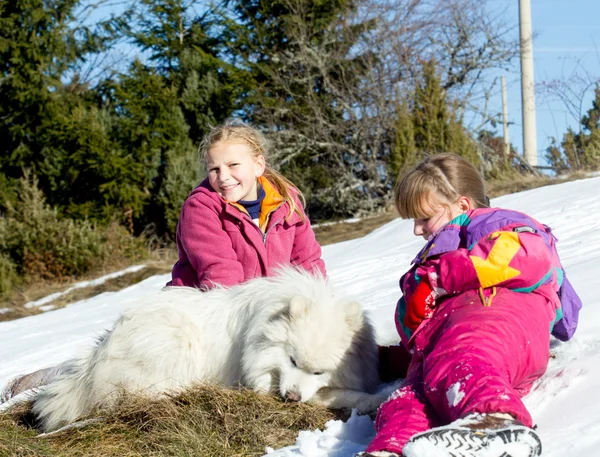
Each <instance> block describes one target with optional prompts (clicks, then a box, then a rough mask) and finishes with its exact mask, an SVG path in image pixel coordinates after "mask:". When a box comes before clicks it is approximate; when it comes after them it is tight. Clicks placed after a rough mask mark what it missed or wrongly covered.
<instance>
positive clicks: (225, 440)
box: [0, 386, 336, 457]
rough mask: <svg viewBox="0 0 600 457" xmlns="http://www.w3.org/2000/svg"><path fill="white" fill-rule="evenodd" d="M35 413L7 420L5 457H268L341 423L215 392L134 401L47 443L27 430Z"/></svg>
mask: <svg viewBox="0 0 600 457" xmlns="http://www.w3.org/2000/svg"><path fill="white" fill-rule="evenodd" d="M27 411H28V408H26V407H21V408H19V409H15V410H13V411H11V412H10V413H5V414H2V415H0V455H1V456H19V455H22V456H57V455H58V456H64V457H74V456H91V457H94V456H131V457H133V456H136V457H137V456H144V457H146V456H166V455H169V456H170V455H174V456H175V455H176V456H203V457H213V456H214V457H227V456H231V457H234V456H235V457H241V456H261V455H263V454H264V453H265V448H266V447H267V446H270V447H273V448H280V447H283V446H287V445H290V444H292V443H294V441H295V439H296V436H297V435H298V432H299V431H301V430H307V429H316V428H323V427H324V425H325V423H326V422H327V421H328V420H331V419H335V418H336V416H335V415H334V414H333V413H332V412H330V411H328V410H327V409H325V408H323V407H317V406H311V405H306V404H304V403H284V402H283V401H281V400H280V399H278V398H276V397H274V396H269V395H259V394H257V393H255V392H253V391H249V390H246V389H223V388H218V387H214V386H213V387H211V386H205V387H196V388H193V389H191V390H189V391H187V392H185V393H183V394H180V395H175V396H172V397H168V398H165V399H161V400H148V399H143V398H136V397H131V396H129V397H126V398H124V400H123V402H122V404H121V405H120V406H119V407H118V408H117V409H116V411H113V412H112V413H107V412H104V413H102V412H101V413H99V414H96V416H97V417H102V418H103V420H102V421H100V422H96V423H92V424H89V425H86V426H84V427H81V428H70V429H67V430H65V431H62V432H59V433H56V434H51V435H48V436H45V437H37V434H36V432H35V431H34V430H31V429H27V428H26V427H24V426H23V425H21V424H20V422H22V421H23V419H24V417H25V416H26V413H27Z"/></svg>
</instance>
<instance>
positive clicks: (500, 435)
mask: <svg viewBox="0 0 600 457" xmlns="http://www.w3.org/2000/svg"><path fill="white" fill-rule="evenodd" d="M402 454H403V455H404V457H536V456H539V455H541V454H542V443H541V441H540V438H539V437H538V435H537V434H536V433H535V431H534V430H533V429H532V428H529V427H526V426H525V425H523V424H522V423H521V422H520V421H518V420H516V419H514V418H513V417H512V416H510V415H508V414H501V413H495V414H470V415H469V416H467V417H465V418H463V419H459V420H457V421H455V422H453V423H451V424H450V425H446V426H444V427H437V428H433V429H431V430H427V431H426V432H423V433H418V434H416V435H415V436H413V437H412V438H411V439H410V441H409V442H408V443H407V444H406V446H405V447H404V449H403V452H402Z"/></svg>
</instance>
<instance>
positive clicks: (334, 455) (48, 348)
mask: <svg viewBox="0 0 600 457" xmlns="http://www.w3.org/2000/svg"><path fill="white" fill-rule="evenodd" d="M492 204H493V205H494V206H499V207H504V208H510V209H515V210H519V211H523V212H525V213H528V214H530V215H531V216H533V217H535V218H536V219H538V220H540V221H541V222H543V223H545V224H547V225H549V226H551V227H552V228H553V231H554V234H555V235H556V236H557V237H558V239H559V240H560V241H559V243H558V249H559V253H560V256H561V260H562V262H563V265H564V266H565V268H566V271H567V274H568V276H569V279H570V280H571V282H572V283H573V286H574V287H575V289H576V290H577V292H578V293H579V295H580V297H581V299H582V300H583V303H584V307H583V310H582V312H581V315H580V323H579V329H578V331H577V333H576V335H575V338H573V340H571V341H570V342H568V343H561V342H559V341H555V340H553V342H552V352H553V354H554V357H553V358H552V359H551V360H550V363H549V367H548V370H547V372H546V374H545V375H544V376H543V377H542V378H541V379H540V380H539V382H537V383H536V385H535V387H534V389H533V390H532V392H531V393H530V394H529V395H528V396H527V397H526V398H525V404H526V405H527V407H528V409H529V410H530V411H531V413H532V415H533V417H534V420H535V421H536V423H537V425H538V429H537V432H538V433H539V435H540V438H541V439H542V443H543V446H544V453H543V455H544V457H559V456H560V457H562V456H564V455H569V456H570V457H589V456H591V455H598V448H600V408H599V407H598V405H599V404H600V294H599V293H598V289H599V287H600V281H599V278H600V177H593V178H590V179H585V180H580V181H573V182H568V183H564V184H559V185H555V186H547V187H543V188H539V189H533V190H530V191H526V192H521V193H518V194H513V195H507V196H504V197H500V198H497V199H495V200H493V201H492ZM422 244H423V240H422V239H420V238H417V237H415V236H413V233H412V223H411V221H402V220H400V219H396V220H394V221H392V222H390V223H388V224H386V225H384V226H382V227H380V228H379V229H377V230H375V231H374V232H372V233H370V234H369V235H367V236H365V237H363V238H359V239H356V240H350V241H345V242H342V243H338V244H335V245H330V246H325V247H324V249H323V257H324V259H325V262H326V265H327V270H328V274H329V276H330V278H331V280H332V281H333V282H334V283H335V284H336V286H338V287H339V288H340V290H342V291H343V292H344V293H345V294H347V295H349V296H353V297H355V298H356V299H358V300H359V301H360V302H361V303H362V305H363V307H364V309H365V310H366V312H367V313H368V315H369V317H370V319H371V320H372V322H373V323H374V325H375V327H376V334H377V339H378V342H379V343H380V344H390V343H396V342H397V341H398V336H397V334H396V329H395V326H394V322H393V312H394V308H395V303H396V301H397V300H398V298H399V295H400V292H399V289H398V279H399V278H400V276H401V275H402V274H403V273H404V272H405V271H406V270H407V269H408V267H409V264H410V261H411V260H412V259H413V257H414V255H415V254H416V253H417V252H418V251H419V249H420V248H421V247H422ZM169 276H170V275H161V276H154V277H151V278H148V279H146V280H144V281H142V282H140V283H138V284H136V285H133V286H131V287H128V288H126V289H124V290H122V291H120V292H106V293H103V294H100V295H98V296H95V297H92V298H89V299H86V300H82V301H79V302H77V303H73V304H71V305H68V306H67V307H65V308H62V309H58V310H54V311H49V312H45V313H42V314H38V315H35V316H31V317H27V318H24V319H19V320H15V321H8V322H1V323H0V386H3V385H4V384H5V383H6V382H8V381H9V380H10V379H11V378H12V377H13V376H15V375H17V374H20V373H25V372H28V371H33V370H36V369H39V368H45V367H48V366H53V365H56V364H58V363H60V362H63V361H65V360H67V359H69V358H72V357H74V356H76V355H77V352H78V351H80V350H83V349H85V348H86V347H88V346H89V345H91V344H93V343H94V340H95V338H97V337H98V336H99V335H100V334H101V333H102V331H103V330H104V329H106V328H109V327H110V326H111V324H112V323H113V322H114V321H115V320H116V318H117V317H118V316H119V315H120V314H121V313H122V312H123V311H124V310H126V309H128V308H129V307H131V306H135V303H136V302H139V299H140V298H143V297H144V296H146V295H149V294H152V293H154V292H156V291H157V290H159V289H160V288H161V287H162V286H163V285H164V284H165V283H166V282H167V281H168V280H169V279H170V277H169ZM597 281H598V282H597ZM373 434H374V429H373V423H372V421H371V420H370V419H369V418H368V417H365V416H358V415H353V416H352V417H351V418H350V419H349V420H348V421H347V422H346V423H342V422H341V421H331V422H329V423H328V424H327V425H326V427H325V430H307V431H304V432H302V433H300V435H299V436H298V438H297V440H296V443H295V444H294V445H293V446H289V447H287V448H284V449H279V450H272V449H265V453H267V455H268V457H302V456H311V457H350V456H352V455H354V453H356V452H358V451H360V450H362V449H364V448H365V446H366V445H367V443H368V442H369V440H370V439H371V438H372V436H373Z"/></svg>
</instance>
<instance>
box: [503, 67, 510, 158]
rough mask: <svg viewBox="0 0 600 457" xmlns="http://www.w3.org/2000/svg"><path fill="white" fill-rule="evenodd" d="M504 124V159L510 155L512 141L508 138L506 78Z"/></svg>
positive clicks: (504, 81)
mask: <svg viewBox="0 0 600 457" xmlns="http://www.w3.org/2000/svg"><path fill="white" fill-rule="evenodd" d="M502 123H503V124H504V158H505V159H506V158H507V157H508V155H509V154H510V139H509V138H508V105H507V103H506V78H505V77H504V76H503V77H502Z"/></svg>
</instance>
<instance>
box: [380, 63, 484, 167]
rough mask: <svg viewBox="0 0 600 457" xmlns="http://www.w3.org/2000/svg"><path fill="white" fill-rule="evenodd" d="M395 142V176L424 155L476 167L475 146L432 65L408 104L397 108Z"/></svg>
mask: <svg viewBox="0 0 600 457" xmlns="http://www.w3.org/2000/svg"><path fill="white" fill-rule="evenodd" d="M396 125H397V128H396V141H395V143H394V148H393V149H392V153H391V156H390V161H389V167H390V169H391V171H392V173H393V175H394V176H397V174H398V173H399V172H400V170H402V168H403V167H404V166H406V165H412V164H414V163H415V162H416V161H418V160H420V159H421V158H422V157H423V156H424V155H426V154H436V153H439V152H454V153H456V154H459V155H461V156H462V157H464V158H465V159H467V160H468V161H469V162H471V163H472V164H474V165H475V166H478V165H479V156H478V154H477V146H476V143H475V141H473V139H472V138H471V136H470V135H469V133H468V132H467V130H466V129H465V128H464V127H463V125H462V124H461V122H460V121H459V119H458V117H457V110H456V107H455V106H453V105H452V103H450V102H448V101H447V98H446V93H445V91H444V90H443V89H442V87H441V84H440V78H439V76H438V75H437V67H436V65H435V62H429V63H427V64H426V65H425V66H424V72H423V79H422V81H421V83H420V84H418V85H417V87H416V90H415V93H414V95H413V98H412V99H411V100H410V102H409V103H405V104H404V105H401V106H399V108H398V121H397V124H396Z"/></svg>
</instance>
